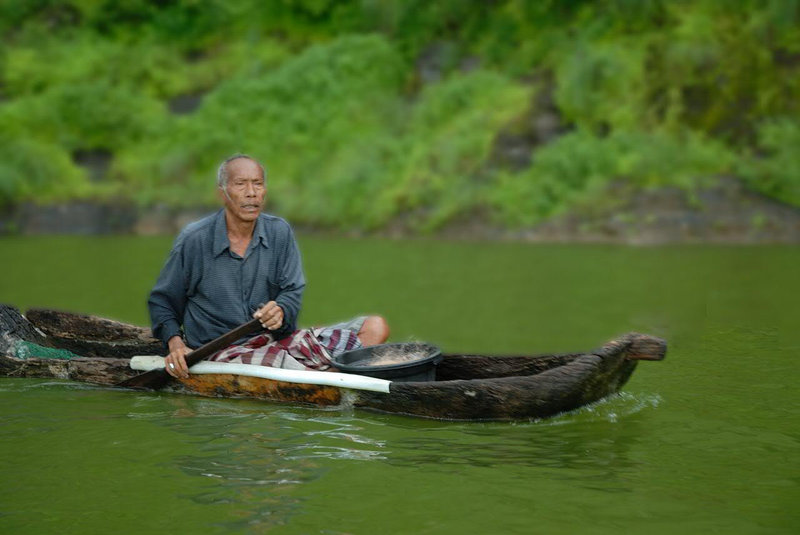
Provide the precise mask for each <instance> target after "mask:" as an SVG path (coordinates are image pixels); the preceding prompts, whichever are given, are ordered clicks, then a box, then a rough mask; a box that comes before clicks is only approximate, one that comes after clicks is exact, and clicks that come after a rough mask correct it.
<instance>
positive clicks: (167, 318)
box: [147, 244, 186, 347]
mask: <svg viewBox="0 0 800 535" xmlns="http://www.w3.org/2000/svg"><path fill="white" fill-rule="evenodd" d="M147 306H148V309H149V310H150V323H151V326H152V330H153V336H155V337H156V338H158V339H159V340H161V341H162V342H163V343H164V345H165V346H167V347H169V342H170V339H171V338H173V337H175V336H179V337H180V336H181V324H182V323H183V313H184V310H185V309H186V274H185V272H184V269H183V248H182V247H181V246H180V244H176V245H175V246H174V247H173V249H172V251H170V254H169V258H167V262H166V264H164V267H163V268H162V269H161V273H160V274H159V276H158V280H157V281H156V284H155V286H153V290H152V291H151V292H150V298H149V299H148V301H147Z"/></svg>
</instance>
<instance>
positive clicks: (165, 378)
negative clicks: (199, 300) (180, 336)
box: [115, 319, 261, 390]
mask: <svg viewBox="0 0 800 535" xmlns="http://www.w3.org/2000/svg"><path fill="white" fill-rule="evenodd" d="M259 328H261V320H258V319H252V320H250V321H248V322H247V323H243V324H242V325H239V326H238V327H236V328H235V329H233V330H232V331H229V332H227V333H225V334H223V335H222V336H220V337H219V338H215V339H214V340H211V341H210V342H208V343H206V344H203V345H202V346H200V347H198V348H197V349H195V350H194V351H192V352H191V353H187V354H186V357H185V358H186V366H187V367H189V368H191V367H192V366H194V365H195V364H197V363H198V362H200V361H201V360H203V359H205V358H206V357H209V356H211V355H213V354H214V353H216V352H217V351H219V350H220V349H224V348H226V347H228V346H229V345H231V344H232V343H233V342H235V341H236V340H238V339H239V338H242V337H244V336H245V335H248V334H250V333H252V332H253V331H255V330H257V329H259ZM170 379H172V376H171V375H170V374H169V373H167V371H166V370H165V369H163V368H161V369H157V370H152V371H149V372H147V373H143V374H141V375H137V376H136V377H131V378H130V379H127V380H125V381H122V382H121V383H117V384H116V385H115V386H119V387H122V388H147V389H151V390H158V389H159V388H161V387H162V386H164V385H165V384H167V382H169V380H170Z"/></svg>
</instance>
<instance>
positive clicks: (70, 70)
mask: <svg viewBox="0 0 800 535" xmlns="http://www.w3.org/2000/svg"><path fill="white" fill-rule="evenodd" d="M799 27H800V7H799V5H798V3H797V2H796V1H795V0H741V1H739V2H728V1H725V0H698V1H691V2H690V1H683V0H680V1H667V0H599V1H590V0H576V1H570V2H564V1H559V0H541V1H537V2H531V1H527V0H498V1H495V2H464V1H461V0H442V1H437V2H429V1H426V0H408V1H399V0H397V1H386V2H383V1H375V0H171V1H169V2H163V1H157V0H132V1H129V2H115V1H111V0H31V1H29V2H15V1H6V2H0V36H2V37H1V38H2V44H3V46H2V47H0V135H1V136H2V140H0V141H2V142H3V145H2V147H0V157H2V160H1V161H0V202H4V203H12V202H15V201H19V200H21V199H36V200H47V199H66V198H70V197H85V196H88V195H91V196H98V195H109V194H119V195H123V196H126V197H127V198H129V199H133V200H135V201H137V202H139V203H142V204H151V203H155V202H159V203H164V202H166V203H169V204H172V205H195V204H205V203H213V202H215V198H214V194H215V193H214V188H213V176H214V171H215V168H216V165H217V164H218V162H219V161H220V160H221V159H223V158H225V157H226V156H228V155H230V154H232V153H234V152H247V153H252V154H253V155H254V156H256V157H258V158H260V159H263V160H264V161H265V162H266V163H267V165H268V169H269V177H270V184H269V194H270V199H271V200H270V202H271V203H272V208H273V209H275V210H277V211H279V212H280V213H282V214H284V215H286V216H287V217H289V218H291V219H292V221H295V222H298V223H300V222H302V223H306V224H310V225H321V226H339V227H356V228H378V227H381V226H384V225H387V224H391V223H394V222H400V223H401V224H403V225H405V226H407V227H410V228H412V229H417V230H423V231H424V230H428V229H432V228H437V227H439V226H441V225H444V224H447V223H448V222H449V221H452V220H455V219H458V218H463V217H468V216H469V215H471V214H474V213H475V212H481V213H487V212H488V213H489V214H490V215H492V216H494V217H495V218H496V219H497V220H498V221H502V222H503V223H504V224H509V225H527V224H535V223H536V222H538V221H541V220H542V219H544V218H547V217H549V216H551V215H553V214H557V213H559V212H561V211H564V210H568V209H569V208H570V207H574V206H576V203H581V202H587V199H591V198H594V197H595V196H602V191H604V188H605V187H606V185H607V184H608V183H609V181H611V180H626V181H629V182H631V183H633V184H634V185H635V186H636V187H650V186H655V185H672V186H677V187H680V188H684V189H686V190H692V189H695V188H697V187H698V185H700V184H701V183H702V180H703V179H704V177H708V176H713V175H717V174H720V173H732V172H735V173H738V174H740V175H741V176H743V177H744V178H745V179H746V181H747V183H748V184H749V185H750V187H752V188H754V189H757V190H759V191H761V192H763V193H765V194H767V195H770V196H773V197H775V198H778V199H781V200H783V201H786V202H790V203H794V204H800V193H798V184H800V178H798V165H800V164H799V163H798V162H799V161H800V158H799V157H798V156H797V150H796V147H797V146H798V131H800V109H798V105H800V98H798V96H799V95H800V61H798V58H799V57H800V30H798V28H799ZM423 66H424V68H425V70H426V72H432V73H433V76H422V74H421V71H422V68H423ZM187 95H188V96H195V97H198V98H201V97H202V104H201V106H200V107H199V108H198V109H197V110H196V111H194V112H193V113H191V114H189V115H175V114H171V113H169V108H170V104H171V100H172V99H173V98H175V97H179V96H187ZM543 113H548V114H555V115H556V116H557V117H558V118H559V120H560V121H561V126H562V127H566V128H562V129H561V131H563V130H567V131H569V132H570V133H568V134H566V135H562V136H561V137H556V138H555V139H552V135H544V136H541V137H540V135H539V133H538V130H537V126H536V125H537V124H538V121H539V120H540V119H541V118H542V117H544V115H542V114H543ZM514 129H517V130H518V131H515V130H514ZM509 135H510V136H512V137H513V136H515V135H517V136H520V137H522V138H524V141H525V143H527V146H528V147H530V149H531V151H532V163H531V165H530V167H529V168H527V169H522V170H517V169H515V170H510V169H505V168H504V167H503V165H504V163H503V159H502V158H495V157H494V156H495V154H496V149H497V148H498V147H499V146H501V145H502V144H503V143H504V142H505V138H507V137H508V136H509ZM504 136H505V137H504ZM545 141H547V143H544V142H545ZM88 149H101V150H106V151H108V152H110V153H111V154H112V155H113V160H112V166H111V171H110V173H109V176H107V177H106V179H105V181H104V182H102V183H91V184H90V183H89V182H88V181H87V179H86V176H85V172H84V171H83V170H82V169H80V168H79V167H78V166H77V164H76V163H74V162H73V155H74V154H75V152H76V151H79V150H88Z"/></svg>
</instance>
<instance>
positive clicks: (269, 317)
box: [253, 301, 283, 331]
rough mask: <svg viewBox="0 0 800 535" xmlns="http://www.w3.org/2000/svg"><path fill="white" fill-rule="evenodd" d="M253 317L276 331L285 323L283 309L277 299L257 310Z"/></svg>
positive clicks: (265, 326)
mask: <svg viewBox="0 0 800 535" xmlns="http://www.w3.org/2000/svg"><path fill="white" fill-rule="evenodd" d="M253 317H254V318H256V319H258V320H261V326H262V327H264V328H265V329H269V330H270V331H276V330H278V329H280V328H281V325H283V309H282V308H281V307H280V305H278V303H276V302H275V301H270V302H269V303H267V304H266V305H264V306H263V307H261V308H259V309H258V310H256V311H255V312H254V313H253Z"/></svg>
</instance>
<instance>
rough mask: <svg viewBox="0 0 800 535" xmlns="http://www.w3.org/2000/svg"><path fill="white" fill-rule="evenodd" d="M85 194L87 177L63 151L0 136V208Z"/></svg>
mask: <svg viewBox="0 0 800 535" xmlns="http://www.w3.org/2000/svg"><path fill="white" fill-rule="evenodd" d="M88 192H89V184H88V182H87V180H86V177H85V176H84V174H83V173H81V172H80V171H79V170H78V169H77V168H76V167H75V166H74V165H73V164H72V161H71V160H70V157H69V155H68V154H67V153H65V152H64V151H63V150H60V149H59V148H58V147H55V146H51V145H46V144H43V143H37V142H34V141H30V140H25V139H20V138H16V137H12V136H9V135H0V205H4V204H10V203H12V202H15V201H20V200H26V201H36V202H46V201H52V200H55V199H60V198H64V197H66V196H81V195H85V194H87V193H88Z"/></svg>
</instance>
